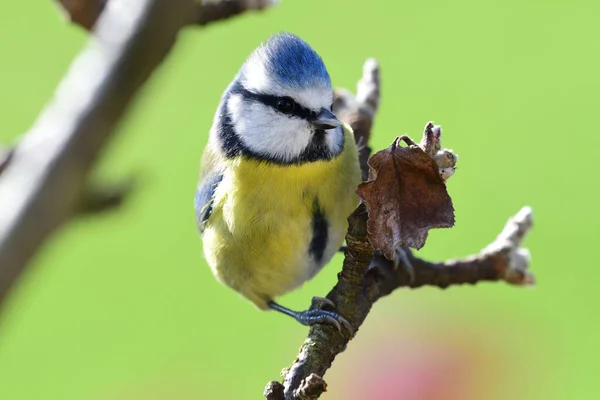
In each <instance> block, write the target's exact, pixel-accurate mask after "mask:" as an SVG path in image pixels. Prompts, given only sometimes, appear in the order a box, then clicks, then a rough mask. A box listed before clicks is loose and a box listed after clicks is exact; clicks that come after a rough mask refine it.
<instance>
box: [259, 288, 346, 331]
mask: <svg viewBox="0 0 600 400" xmlns="http://www.w3.org/2000/svg"><path fill="white" fill-rule="evenodd" d="M268 305H269V307H270V308H271V309H273V310H276V311H279V312H281V313H283V314H285V315H289V316H290V317H292V318H294V319H295V320H296V321H298V322H300V323H301V324H302V325H307V326H311V325H315V324H322V323H326V324H331V325H334V326H335V327H336V328H337V329H338V330H339V331H340V332H341V331H342V326H344V328H345V329H346V330H347V331H348V332H349V333H350V334H351V335H352V334H354V328H353V327H352V325H351V324H350V322H348V321H347V320H346V319H345V318H344V317H342V316H341V315H339V314H338V313H336V312H334V311H329V310H324V309H323V307H325V306H328V307H332V308H335V303H334V302H333V301H331V300H329V299H326V298H324V297H313V299H312V304H311V306H310V308H309V309H308V310H306V311H293V310H290V309H289V308H286V307H283V306H281V305H279V304H277V303H275V302H274V301H270V302H269V303H268Z"/></svg>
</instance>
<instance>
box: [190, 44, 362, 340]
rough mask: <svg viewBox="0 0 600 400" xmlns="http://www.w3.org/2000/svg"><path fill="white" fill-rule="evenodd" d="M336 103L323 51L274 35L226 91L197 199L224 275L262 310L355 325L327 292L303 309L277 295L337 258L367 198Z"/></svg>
mask: <svg viewBox="0 0 600 400" xmlns="http://www.w3.org/2000/svg"><path fill="white" fill-rule="evenodd" d="M332 105H333V88H332V84H331V78H330V76H329V73H328V71H327V68H326V67H325V64H324V61H323V59H322V58H321V57H320V56H319V54H317V52H316V51H315V50H314V49H313V48H312V47H311V46H310V45H309V44H308V43H307V42H306V41H304V40H303V39H301V38H300V37H298V36H296V35H294V34H292V33H288V32H280V33H276V34H274V35H272V36H270V37H269V38H268V39H267V40H265V41H264V42H263V43H261V44H260V45H259V46H258V47H257V48H256V49H255V50H254V51H253V52H252V53H251V54H250V55H249V56H248V58H247V59H246V60H245V62H244V63H243V65H242V67H241V68H240V69H239V70H238V72H237V74H236V75H235V77H234V79H233V80H232V81H231V83H230V84H229V85H228V87H227V88H226V90H225V91H224V93H223V95H222V97H221V100H220V103H219V106H218V108H217V111H216V112H215V114H214V118H213V124H212V127H211V129H210V134H209V139H208V141H207V144H206V146H205V149H204V152H203V154H202V158H201V163H200V173H199V180H198V185H197V188H196V192H195V198H194V203H195V211H196V223H197V227H198V230H199V232H200V236H201V238H202V245H203V251H204V258H205V259H206V261H207V264H208V265H209V266H210V268H211V270H212V273H213V275H214V276H215V277H216V279H217V281H219V282H221V283H222V284H224V285H226V286H227V287H230V288H232V289H234V290H235V291H237V292H238V293H239V294H241V295H242V296H243V297H244V298H246V299H248V300H249V301H250V302H252V303H254V305H255V306H256V307H258V309H260V310H275V311H278V312H281V313H283V314H286V315H288V316H290V317H292V318H294V319H295V320H297V321H298V322H300V323H301V324H303V325H314V324H317V323H328V324H333V325H335V326H336V327H337V328H338V329H340V327H341V326H345V327H347V328H348V329H352V328H351V325H350V324H349V322H348V321H347V320H346V319H345V318H343V317H342V316H341V315H340V314H339V313H337V312H336V311H335V304H333V302H332V301H330V300H328V299H326V298H321V297H313V298H312V303H311V306H310V308H308V309H307V310H304V311H293V310H291V309H289V308H286V307H284V306H282V305H280V304H279V303H277V302H276V299H277V298H278V297H280V296H282V295H284V294H286V293H288V292H290V291H293V290H295V289H297V288H299V287H300V286H302V284H304V283H305V282H306V281H308V280H310V279H311V278H313V277H314V276H315V275H316V274H317V273H318V272H319V271H320V270H321V269H322V268H323V266H325V265H326V264H327V263H329V261H330V260H331V259H332V258H333V256H334V255H335V253H336V252H337V251H338V250H339V249H340V248H341V247H340V246H341V245H342V243H343V241H344V237H345V234H346V231H347V228H348V221H347V219H348V217H349V215H350V214H351V213H352V212H353V211H354V210H355V209H356V207H357V206H358V205H359V198H358V195H357V194H356V188H357V186H358V184H359V183H360V182H361V172H360V166H359V160H358V151H357V146H356V144H355V140H354V135H353V132H352V129H351V128H350V126H349V125H347V124H343V123H342V122H341V121H340V120H339V119H338V118H337V117H336V115H335V114H334V113H333V111H332Z"/></svg>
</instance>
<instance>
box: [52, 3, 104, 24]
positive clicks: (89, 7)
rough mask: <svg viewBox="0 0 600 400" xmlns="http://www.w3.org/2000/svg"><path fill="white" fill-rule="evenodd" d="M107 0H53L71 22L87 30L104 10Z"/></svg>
mask: <svg viewBox="0 0 600 400" xmlns="http://www.w3.org/2000/svg"><path fill="white" fill-rule="evenodd" d="M107 1H108V0H54V2H55V3H57V4H58V5H59V7H61V8H62V9H63V10H64V12H65V13H66V14H67V16H68V17H69V19H70V20H71V22H73V23H75V24H77V25H80V26H82V27H83V28H85V29H87V30H88V31H89V30H91V29H92V27H93V26H94V24H95V23H96V20H97V19H98V17H99V16H100V13H102V10H104V6H105V5H106V3H107Z"/></svg>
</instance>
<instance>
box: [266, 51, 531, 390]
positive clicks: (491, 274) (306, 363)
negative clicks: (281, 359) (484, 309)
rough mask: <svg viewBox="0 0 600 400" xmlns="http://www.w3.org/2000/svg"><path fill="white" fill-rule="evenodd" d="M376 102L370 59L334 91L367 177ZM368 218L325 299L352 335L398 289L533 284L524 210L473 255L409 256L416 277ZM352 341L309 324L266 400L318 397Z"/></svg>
mask: <svg viewBox="0 0 600 400" xmlns="http://www.w3.org/2000/svg"><path fill="white" fill-rule="evenodd" d="M379 98H380V80H379V68H378V65H377V62H376V61H375V60H367V62H366V63H365V65H364V70H363V77H362V78H361V80H360V81H359V84H358V89H357V95H356V96H353V95H352V94H351V93H350V92H348V91H346V90H339V91H337V93H336V100H335V103H334V111H335V113H336V114H337V115H338V116H339V117H340V118H341V119H342V120H343V121H344V122H347V123H349V124H350V125H351V126H352V128H353V129H354V130H355V138H356V141H357V143H359V144H360V157H361V167H362V170H363V178H364V179H366V177H367V176H368V165H367V160H368V158H369V155H370V148H369V147H368V146H366V143H367V142H368V139H369V137H370V135H371V129H372V126H373V120H374V117H375V115H376V112H377V108H378V105H379ZM367 220H368V214H367V210H366V207H365V206H364V204H361V205H360V206H359V207H358V208H357V209H356V211H355V212H354V213H353V214H352V215H351V216H350V217H349V219H348V221H349V229H348V233H347V235H346V243H347V253H346V257H345V259H344V264H343V266H342V270H341V272H340V273H339V274H338V282H337V284H336V285H335V286H334V288H333V289H332V290H331V291H330V292H329V293H328V294H327V298H328V299H329V300H331V301H333V302H334V303H335V304H336V305H337V311H338V312H339V313H340V314H341V315H342V316H344V317H345V318H346V319H347V320H348V321H349V322H350V323H351V324H352V326H353V327H354V329H355V333H356V331H358V329H359V328H360V326H361V325H362V323H363V322H364V321H365V319H366V317H367V315H368V314H369V312H370V310H371V307H372V306H373V304H374V303H375V302H376V301H377V300H378V299H380V298H381V297H383V296H386V295H388V294H390V293H392V292H393V291H394V290H396V289H399V288H403V287H407V288H417V287H421V286H425V285H429V286H437V287H439V288H442V289H444V288H447V287H449V286H451V285H459V284H476V283H478V282H482V281H505V282H507V283H510V284H513V285H532V284H534V281H535V279H534V277H533V275H532V274H531V273H530V272H529V271H528V270H527V266H528V264H529V261H530V259H529V253H528V251H527V250H526V249H523V248H521V242H522V240H523V238H524V237H525V235H526V234H527V232H528V231H529V229H531V226H532V213H531V209H530V208H528V207H525V208H523V209H522V210H521V211H520V212H519V213H518V214H517V215H516V216H515V217H513V218H511V219H509V221H508V223H507V224H506V226H505V228H504V230H503V231H502V233H500V235H498V237H497V238H496V240H495V241H494V242H493V243H492V244H490V245H489V246H488V247H486V248H485V249H483V250H482V251H481V252H480V253H479V254H477V255H474V256H471V257H467V258H465V259H461V260H450V261H445V262H438V263H432V262H428V261H425V260H422V259H419V258H416V257H413V255H412V254H411V253H410V252H408V256H407V260H408V262H409V263H410V264H411V266H412V270H413V277H411V274H409V273H408V268H409V267H410V266H408V265H404V268H402V267H398V265H397V264H396V266H395V265H394V262H392V261H390V260H388V259H386V258H385V257H383V256H381V255H380V254H378V252H375V251H374V250H373V247H372V245H371V243H370V241H369V237H368V233H367ZM351 339H352V337H351V336H350V334H348V333H346V332H345V331H344V332H340V331H338V330H337V329H335V328H334V327H333V326H331V325H325V324H324V325H321V324H319V325H314V326H312V327H311V328H310V330H309V333H308V336H307V338H306V340H305V341H304V343H303V345H302V347H301V348H300V351H299V354H298V356H297V357H296V360H295V361H294V362H293V364H292V365H291V366H290V367H288V368H286V369H284V371H283V375H284V380H283V391H281V390H272V391H270V392H268V394H269V396H268V398H269V399H273V400H275V399H285V400H306V399H317V398H318V397H319V396H320V395H321V393H323V392H324V391H325V390H326V383H325V381H324V380H323V379H322V377H323V376H324V374H325V372H326V371H327V370H328V369H329V368H330V367H331V365H332V363H333V361H334V359H335V357H336V356H337V355H338V354H339V353H341V352H342V351H344V350H345V349H346V346H347V344H348V342H349V341H350V340H351ZM267 387H268V388H277V389H281V384H280V383H279V382H276V381H272V382H270V383H269V384H268V385H267ZM266 395H267V391H265V396H266Z"/></svg>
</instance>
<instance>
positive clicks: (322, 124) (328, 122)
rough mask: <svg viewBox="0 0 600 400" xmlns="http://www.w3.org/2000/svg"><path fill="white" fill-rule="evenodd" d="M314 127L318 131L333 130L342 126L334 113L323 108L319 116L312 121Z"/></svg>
mask: <svg viewBox="0 0 600 400" xmlns="http://www.w3.org/2000/svg"><path fill="white" fill-rule="evenodd" d="M311 123H312V124H313V126H314V127H315V128H318V129H333V128H337V127H338V126H340V125H342V123H341V122H340V120H339V119H337V117H336V116H335V114H334V113H332V112H331V111H329V110H328V109H326V108H321V110H320V111H319V113H318V114H317V116H316V117H315V118H314V119H313V120H312V121H311Z"/></svg>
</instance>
